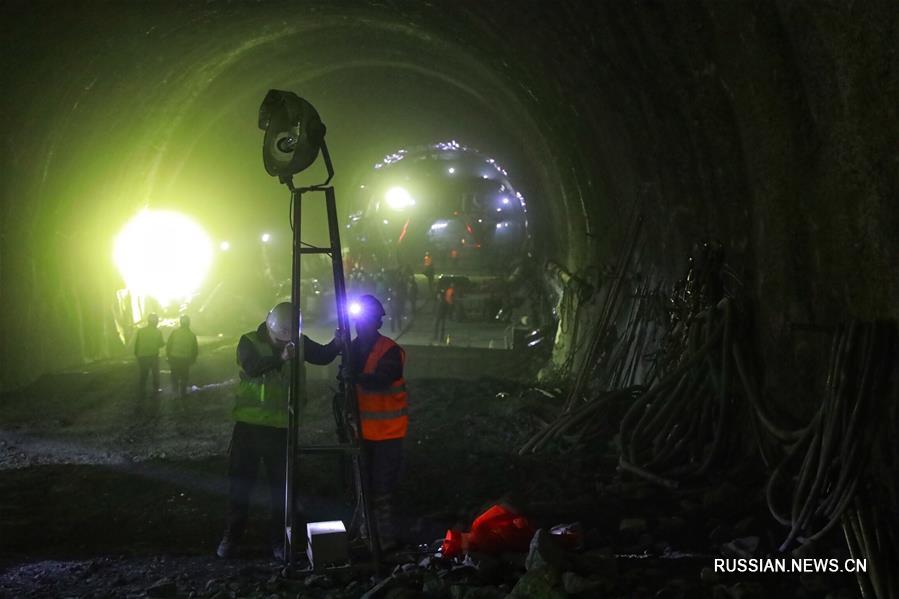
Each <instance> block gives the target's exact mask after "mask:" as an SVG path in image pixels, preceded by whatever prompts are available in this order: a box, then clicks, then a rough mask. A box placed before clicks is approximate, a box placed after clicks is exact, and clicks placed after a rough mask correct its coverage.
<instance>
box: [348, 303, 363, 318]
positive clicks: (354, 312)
mask: <svg viewBox="0 0 899 599" xmlns="http://www.w3.org/2000/svg"><path fill="white" fill-rule="evenodd" d="M349 310H350V316H359V315H360V314H362V304H360V303H359V302H350V306H349Z"/></svg>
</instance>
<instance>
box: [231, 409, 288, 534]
mask: <svg viewBox="0 0 899 599" xmlns="http://www.w3.org/2000/svg"><path fill="white" fill-rule="evenodd" d="M260 461H261V462H262V465H263V467H264V468H265V476H266V480H267V481H268V486H269V492H270V494H271V529H270V534H271V541H272V543H275V544H276V543H280V542H281V540H282V535H283V532H282V531H283V527H284V478H285V475H286V473H285V466H286V462H287V431H286V430H285V429H283V428H275V427H273V426H260V425H258V424H248V423H246V422H237V423H235V424H234V433H233V434H232V435H231V454H230V461H229V465H228V476H229V478H230V479H231V491H230V502H231V505H230V509H229V512H228V528H227V531H226V535H229V536H230V538H231V540H232V541H234V542H235V543H239V542H240V539H241V537H242V536H243V533H244V530H245V529H246V526H247V519H248V518H249V514H250V497H251V496H252V493H253V486H254V485H255V483H256V476H257V473H258V472H259V462H260Z"/></svg>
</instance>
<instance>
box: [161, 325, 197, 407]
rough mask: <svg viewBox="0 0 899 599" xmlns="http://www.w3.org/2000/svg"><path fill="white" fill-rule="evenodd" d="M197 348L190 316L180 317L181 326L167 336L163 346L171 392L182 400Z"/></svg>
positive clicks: (195, 359)
mask: <svg viewBox="0 0 899 599" xmlns="http://www.w3.org/2000/svg"><path fill="white" fill-rule="evenodd" d="M197 354H199V347H198V346H197V336H196V335H195V334H194V332H193V331H191V330H190V316H188V315H187V314H185V315H183V316H181V326H180V327H179V328H177V329H175V330H174V331H172V334H171V335H169V340H168V341H167V342H166V344H165V355H166V358H168V361H169V369H170V370H171V371H172V391H174V392H175V393H177V394H178V396H179V397H181V398H184V396H185V395H187V377H188V376H189V375H190V367H191V366H192V365H193V363H194V362H196V361H197Z"/></svg>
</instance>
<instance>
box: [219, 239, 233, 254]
mask: <svg viewBox="0 0 899 599" xmlns="http://www.w3.org/2000/svg"><path fill="white" fill-rule="evenodd" d="M219 249H220V250H222V251H223V252H227V251H228V250H230V249H231V244H230V243H228V242H227V241H223V242H221V243H220V244H219Z"/></svg>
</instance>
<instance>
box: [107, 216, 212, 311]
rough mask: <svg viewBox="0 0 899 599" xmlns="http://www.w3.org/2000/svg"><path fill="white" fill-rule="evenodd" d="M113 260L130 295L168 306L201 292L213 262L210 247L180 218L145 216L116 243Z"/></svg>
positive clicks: (201, 234) (199, 232)
mask: <svg viewBox="0 0 899 599" xmlns="http://www.w3.org/2000/svg"><path fill="white" fill-rule="evenodd" d="M113 259H114V260H115V263H116V266H117V267H118V269H119V272H120V273H121V274H122V278H123V279H125V285H126V286H127V287H128V289H129V291H131V292H132V293H133V294H135V295H144V296H151V297H154V298H156V299H157V300H158V301H159V303H160V304H162V305H163V306H166V305H168V304H169V303H170V302H172V301H174V300H187V299H190V296H191V295H193V293H194V292H196V290H197V289H199V287H200V285H201V284H202V283H203V278H204V277H205V276H206V272H207V271H208V270H209V265H210V263H211V262H212V243H211V242H210V240H209V237H208V236H207V235H206V232H205V231H203V229H202V228H201V227H200V226H199V225H198V224H196V223H195V222H194V221H192V220H191V219H189V218H187V217H186V216H184V215H183V214H178V213H177V212H166V211H150V210H144V211H143V212H141V213H140V214H138V215H137V216H135V217H134V218H133V219H131V221H130V222H129V223H128V224H127V225H125V228H123V229H122V231H121V232H120V233H119V236H118V237H116V240H115V249H114V253H113Z"/></svg>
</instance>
